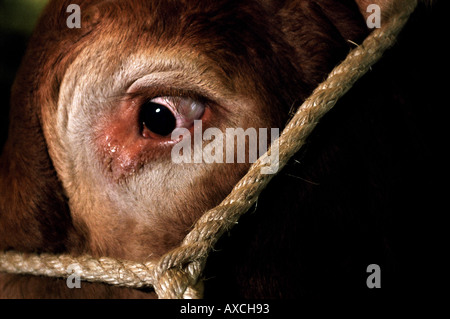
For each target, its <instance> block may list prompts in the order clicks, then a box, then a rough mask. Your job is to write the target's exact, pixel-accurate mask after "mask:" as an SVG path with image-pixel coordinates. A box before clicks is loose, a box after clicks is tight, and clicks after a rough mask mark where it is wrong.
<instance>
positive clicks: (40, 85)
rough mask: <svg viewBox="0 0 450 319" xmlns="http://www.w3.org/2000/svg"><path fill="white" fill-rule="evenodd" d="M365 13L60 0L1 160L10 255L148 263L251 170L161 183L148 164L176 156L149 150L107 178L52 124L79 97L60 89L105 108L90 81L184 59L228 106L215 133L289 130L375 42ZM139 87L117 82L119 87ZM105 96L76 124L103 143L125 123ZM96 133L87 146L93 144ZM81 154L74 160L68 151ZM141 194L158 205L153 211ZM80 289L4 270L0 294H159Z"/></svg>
mask: <svg viewBox="0 0 450 319" xmlns="http://www.w3.org/2000/svg"><path fill="white" fill-rule="evenodd" d="M78 2H80V5H81V12H82V17H83V19H82V28H81V29H79V30H78V29H68V28H67V27H66V25H65V21H66V17H67V14H66V13H65V8H66V7H67V5H68V4H70V3H78ZM357 2H359V1H357ZM362 2H363V3H364V1H362ZM362 7H363V6H362ZM359 10H360V9H359V7H358V6H357V4H356V3H355V2H353V1H339V2H335V1H331V0H317V1H312V0H292V1H251V0H248V1H239V2H236V1H225V0H222V1H200V2H199V1H189V0H184V1H172V0H169V1H159V0H140V1H131V0H129V1H73V0H70V1H52V2H51V3H50V4H49V5H48V7H47V8H46V10H45V12H44V14H43V16H42V18H41V20H40V22H39V24H38V26H37V28H36V32H35V33H34V35H33V37H32V39H31V42H30V45H29V48H28V51H27V53H26V56H25V58H24V60H23V64H22V67H21V69H20V71H19V73H18V75H17V79H16V82H15V84H14V87H13V94H12V102H11V125H10V130H9V139H8V142H7V144H6V146H5V148H4V151H3V154H2V157H1V159H0V173H1V177H2V178H1V180H0V192H1V194H2V196H1V198H0V249H2V250H5V249H15V250H19V251H27V252H50V253H61V252H68V253H72V254H82V253H88V254H92V255H94V256H103V255H106V256H111V257H118V258H126V259H131V260H136V261H143V260H147V259H150V258H157V257H158V256H160V255H161V254H163V253H164V252H166V251H167V250H168V249H170V248H172V247H174V246H176V245H177V244H178V243H179V242H180V240H181V239H182V238H183V237H184V235H185V234H186V233H187V232H188V230H189V228H190V227H191V226H192V224H193V223H194V222H195V220H196V219H197V218H198V217H199V215H200V214H201V213H202V212H204V211H205V210H207V209H209V208H211V207H213V206H215V205H216V204H218V203H219V202H220V201H221V199H223V198H224V197H225V196H226V194H227V193H228V192H229V191H230V190H231V188H232V187H233V185H234V184H235V183H236V182H237V181H238V180H239V178H240V177H241V176H242V175H243V173H244V172H245V169H246V168H247V167H248V165H222V166H220V165H210V166H202V167H201V168H198V169H197V168H196V171H195V172H196V173H195V174H194V172H193V171H191V168H190V167H187V166H186V167H181V166H179V167H174V170H173V171H170V175H164V176H157V177H158V179H159V182H157V178H156V177H149V176H153V175H152V174H155V173H152V165H159V164H160V165H163V166H164V165H166V166H167V165H170V164H171V163H170V157H169V154H170V152H169V153H168V150H167V149H157V150H154V148H153V147H147V146H146V147H147V151H145V152H143V153H142V151H130V152H131V153H133V152H138V153H139V155H140V156H137V157H133V156H134V155H133V154H134V153H133V154H131V153H130V154H131V155H130V156H131V157H130V158H131V162H132V164H133V168H134V169H135V170H130V172H131V173H130V172H127V174H124V175H123V176H122V175H121V173H122V172H120V174H119V175H120V176H121V178H119V180H118V179H117V178H115V177H114V178H109V176H110V175H108V174H109V173H108V168H107V167H106V166H105V167H103V166H101V165H100V166H98V167H97V166H95V165H96V164H92V163H90V161H88V160H87V159H89V154H91V153H86V154H84V153H83V152H85V151H84V150H83V148H82V146H83V145H85V144H83V143H81V142H80V144H79V145H78V146H76V147H75V146H73V145H67V143H65V141H66V140H62V139H60V138H59V137H60V136H64V137H65V138H67V140H70V139H71V138H72V139H73V138H74V136H71V135H70V132H65V131H64V130H63V129H62V128H61V126H58V125H57V124H56V123H57V122H58V121H60V120H58V121H57V115H56V114H57V113H58V111H59V112H61V105H59V104H58V103H59V102H60V101H63V102H67V101H70V98H72V96H70V98H69V97H68V96H67V95H64V94H66V93H67V94H69V95H70V94H72V93H71V91H74V89H75V88H78V87H81V89H80V90H85V91H82V92H83V94H82V95H83V96H81V97H80V98H82V99H85V100H83V101H84V102H86V103H93V101H94V102H96V101H98V100H97V99H96V98H95V97H97V96H98V95H96V94H97V93H96V92H99V91H100V90H99V89H97V88H95V87H90V88H92V89H93V90H92V91H93V92H94V93H89V92H90V91H88V88H85V87H83V86H82V85H83V83H82V82H83V81H84V79H87V80H89V81H93V82H92V83H94V84H95V83H96V84H97V85H98V86H99V87H102V88H103V87H106V89H107V90H108V87H112V86H113V85H116V84H117V83H114V82H113V81H112V80H111V79H110V77H111V76H112V75H113V74H114V72H115V71H116V69H114V68H115V67H117V65H119V64H120V63H123V62H124V61H126V58H127V57H129V56H131V55H132V54H133V53H135V52H138V51H139V52H140V53H141V54H144V55H145V56H147V57H148V60H149V61H151V64H152V66H151V68H154V69H155V70H160V69H164V67H166V66H167V65H168V66H174V65H175V66H176V67H177V68H180V69H181V71H182V74H183V77H184V78H186V79H187V78H190V77H194V76H193V74H194V75H195V77H197V78H196V79H197V80H199V83H200V84H198V85H197V87H196V89H197V90H199V91H202V90H203V91H204V92H207V94H209V95H211V98H212V99H214V100H215V101H218V102H219V103H218V104H220V105H219V106H218V107H217V111H216V112H215V111H214V109H212V110H213V111H212V113H213V114H212V115H211V118H210V122H209V123H208V125H209V126H215V127H219V128H225V127H230V126H234V127H243V128H246V127H282V126H283V125H284V123H285V122H286V120H287V119H288V117H289V111H290V107H291V106H292V105H297V104H299V103H300V102H301V101H302V100H303V99H305V98H306V97H307V95H308V94H309V93H310V92H311V90H312V89H313V88H314V87H315V86H316V85H317V84H318V83H319V82H320V81H321V80H322V79H323V78H324V77H325V76H326V74H327V72H329V71H330V70H331V68H332V67H333V66H334V65H335V64H336V63H338V62H339V61H340V60H341V59H343V58H344V57H345V55H346V54H347V52H348V51H349V49H350V47H351V44H350V43H349V42H348V40H351V41H353V42H357V43H358V42H360V41H361V40H362V39H363V38H364V37H365V36H366V35H367V34H368V32H369V31H368V30H367V29H366V27H365V23H364V19H363V17H362V15H361V14H360V12H359ZM361 11H362V9H361ZM178 64H180V65H181V66H177V65H178ZM83 67H85V68H83ZM93 79H95V81H94V80H93ZM108 79H109V81H110V82H107V81H108ZM190 83H191V82H190ZM129 84H130V83H118V84H117V85H119V86H121V89H120V90H119V91H120V92H122V93H123V88H125V87H126V86H127V85H129ZM62 87H63V88H64V89H65V90H66V91H64V92H65V93H64V94H62V93H61V88H62ZM121 90H122V91H121ZM86 92H88V93H86ZM108 92H116V91H111V90H110V91H108ZM73 94H74V95H75V93H73ZM89 94H92V95H89ZM98 94H99V93H98ZM109 98H111V100H107V101H103V102H98V103H99V105H98V109H97V108H95V107H92V109H91V110H90V112H91V113H93V114H90V113H89V114H87V115H83V116H81V115H80V116H79V117H80V123H79V125H80V126H81V127H82V128H83V131H88V133H89V134H90V133H92V132H90V129H91V128H92V130H93V131H95V132H93V133H92V134H93V135H95V134H97V136H100V138H101V136H102V135H101V134H103V133H104V130H105V127H108V123H111V122H116V121H119V120H120V118H118V115H120V114H121V113H118V112H117V103H118V102H117V100H115V98H116V97H115V96H109ZM89 99H91V100H89ZM67 103H68V102H67ZM62 105H63V107H64V106H65V105H67V104H64V103H63V104H62ZM111 105H112V106H111ZM58 107H59V109H58ZM64 111H67V110H63V112H62V113H61V114H64ZM84 111H86V110H84ZM87 112H89V110H88V111H87ZM94 114H95V116H94ZM81 117H83V120H84V118H87V120H86V122H83V121H81ZM67 118H69V119H70V115H67ZM91 119H92V121H94V122H89V121H90V120H91ZM65 120H67V119H65ZM97 120H98V121H97ZM58 123H60V122H58ZM105 123H106V124H105ZM90 124H95V125H93V126H91V125H90ZM207 127H208V126H206V127H204V129H205V128H207ZM112 132H114V131H112ZM94 133H95V134H94ZM89 134H87V135H86V139H87V141H84V140H83V142H85V143H87V144H88V145H97V144H96V140H95V138H93V137H92V136H93V135H89ZM112 134H113V133H112ZM91 137H92V139H91ZM117 143H119V142H117ZM72 147H75V149H76V150H77V151H76V152H75V153H76V154H75V153H71V152H68V151H67V150H68V149H71V148H72ZM89 147H91V146H89ZM94 148H95V147H94ZM97 151H98V152H99V153H101V151H102V147H100V146H98V149H97ZM93 152H94V153H95V152H96V151H93ZM142 154H144V155H142ZM127 156H128V155H127ZM83 158H84V160H83ZM155 161H156V162H157V163H155ZM93 162H95V160H93ZM99 162H101V161H99ZM105 162H108V160H107V159H106V160H105ZM110 162H111V160H110ZM91 165H92V166H93V167H94V169H97V168H98V172H97V174H98V175H97V176H95V174H94V175H90V171H89V167H90V166H91ZM163 166H161V167H163ZM146 174H147V175H146ZM167 174H169V173H167ZM192 176H196V178H195V179H192V178H193V177H192ZM116 177H117V176H116ZM103 178H104V179H103ZM152 178H153V179H152ZM103 180H105V181H108V182H107V183H106V182H105V183H104V184H102V183H101V182H100V181H103ZM149 181H153V182H149ZM152 183H153V184H152ZM167 185H169V186H167ZM185 185H190V186H189V187H184V186H185ZM103 187H104V188H103ZM152 193H154V194H156V195H154V194H152ZM111 194H113V195H111ZM130 194H131V195H133V194H136V198H137V199H135V198H134V197H133V196H131V195H130ZM137 194H141V195H137ZM116 195H117V198H116V197H115V196H116ZM127 196H129V197H127ZM138 196H141V197H142V198H146V197H145V196H147V197H149V198H155V201H154V202H150V204H149V205H147V204H148V203H147V202H145V204H144V203H143V202H142V200H140V198H141V197H138ZM151 196H154V197H151ZM258 280H259V282H258V283H254V285H255V287H258V288H255V289H254V290H253V291H254V292H255V293H254V294H253V295H252V293H251V291H252V288H251V287H250V292H249V293H248V294H249V296H258V295H259V294H260V293H261V289H260V288H259V287H261V286H264V284H265V281H264V280H265V279H264V278H263V279H258ZM258 280H257V281H258ZM82 286H83V288H82V289H72V290H69V289H67V287H66V286H65V282H64V281H62V280H53V279H48V278H34V277H21V276H10V275H1V277H0V296H2V297H26V298H29V297H50V298H54V297H66V298H72V297H74V298H76V297H95V298H97V297H115V298H122V297H152V295H151V294H145V293H143V292H140V291H135V290H131V289H121V288H113V287H109V286H104V285H94V284H87V283H83V284H82Z"/></svg>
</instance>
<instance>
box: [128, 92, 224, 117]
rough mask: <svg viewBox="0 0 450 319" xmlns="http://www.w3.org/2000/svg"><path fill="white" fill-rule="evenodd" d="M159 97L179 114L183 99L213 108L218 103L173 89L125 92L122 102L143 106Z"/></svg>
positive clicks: (193, 93) (192, 93) (196, 94)
mask: <svg viewBox="0 0 450 319" xmlns="http://www.w3.org/2000/svg"><path fill="white" fill-rule="evenodd" d="M158 97H161V98H165V99H167V101H166V102H167V103H169V104H170V105H171V106H172V107H173V108H174V110H176V111H177V112H178V106H179V104H180V102H181V99H182V98H190V99H192V100H194V101H195V102H198V103H201V104H203V105H204V106H205V107H213V106H215V105H216V103H215V102H214V101H212V100H211V99H210V98H208V97H205V96H203V95H200V94H198V93H196V92H193V91H190V90H179V89H172V88H169V89H167V88H165V89H161V88H148V87H143V88H139V89H138V90H136V91H133V92H125V93H124V94H123V97H122V100H125V101H136V100H137V101H139V102H138V103H139V104H141V103H144V101H151V100H152V99H155V98H158Z"/></svg>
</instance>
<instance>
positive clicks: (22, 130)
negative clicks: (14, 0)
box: [0, 4, 71, 252]
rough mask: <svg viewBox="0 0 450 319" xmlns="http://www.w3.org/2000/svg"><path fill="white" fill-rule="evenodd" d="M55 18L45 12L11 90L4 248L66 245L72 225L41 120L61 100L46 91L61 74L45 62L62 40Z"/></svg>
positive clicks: (2, 167) (0, 243) (0, 218)
mask: <svg viewBox="0 0 450 319" xmlns="http://www.w3.org/2000/svg"><path fill="white" fill-rule="evenodd" d="M52 5H53V4H52ZM47 11H48V12H50V11H49V10H47ZM59 11H60V10H59ZM54 21H59V20H58V19H56V18H55V17H54V15H51V14H49V13H47V14H46V15H45V14H44V16H43V17H42V18H41V21H40V23H39V25H38V27H37V29H36V30H35V31H34V34H33V36H32V37H31V39H30V42H29V47H28V49H27V52H26V54H25V56H24V58H23V60H22V64H21V67H20V69H19V71H18V72H17V74H16V79H15V82H14V85H13V88H12V91H11V101H10V105H11V107H10V118H9V122H10V123H9V131H8V140H7V142H6V144H5V146H4V148H3V150H2V152H1V155H0V250H4V249H16V250H20V251H47V252H55V251H61V250H64V249H65V243H66V238H67V236H68V233H67V229H68V227H70V225H71V220H70V214H69V209H68V205H67V199H66V198H65V195H64V190H63V188H62V186H61V183H60V181H59V179H58V176H57V174H56V171H55V169H54V166H53V162H52V159H51V157H50V155H49V151H48V146H47V142H48V141H47V139H46V138H45V136H44V132H43V125H42V120H41V119H42V110H45V109H48V108H49V107H50V105H52V101H54V100H55V98H53V97H51V96H50V95H49V94H47V95H44V94H41V93H40V92H43V91H46V92H47V91H52V92H53V91H54V90H53V87H52V85H51V84H49V83H48V82H49V81H46V79H52V81H53V83H56V82H58V81H59V79H60V78H59V77H58V75H57V74H56V72H54V71H53V70H52V69H49V68H44V67H42V61H44V57H46V56H47V55H49V54H52V47H51V44H50V43H55V42H56V40H55V39H56V38H55V37H50V36H48V34H50V33H48V32H47V31H46V29H45V28H50V29H52V28H54ZM46 36H47V37H46ZM49 38H51V39H52V41H49V40H48V39H49ZM53 51H55V50H53ZM54 54H57V53H54ZM55 96H56V97H57V95H55ZM50 138H51V137H50Z"/></svg>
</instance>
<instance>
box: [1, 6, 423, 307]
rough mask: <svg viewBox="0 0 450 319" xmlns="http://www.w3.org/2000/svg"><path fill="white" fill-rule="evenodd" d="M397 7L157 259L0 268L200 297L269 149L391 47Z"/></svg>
mask: <svg viewBox="0 0 450 319" xmlns="http://www.w3.org/2000/svg"><path fill="white" fill-rule="evenodd" d="M394 4H395V5H400V4H401V5H402V11H401V12H396V14H395V15H393V16H392V18H391V19H390V20H389V21H387V22H385V23H384V24H383V26H382V27H381V28H380V29H375V30H374V31H373V32H372V33H371V34H370V35H369V36H368V37H367V38H366V40H364V42H363V43H362V44H361V45H360V46H358V47H356V48H355V49H353V50H352V51H351V52H350V53H349V55H348V56H347V58H346V59H345V60H344V61H343V62H342V63H341V64H339V65H338V66H337V67H335V68H334V69H333V71H332V72H331V73H330V74H329V76H328V78H327V79H326V80H325V81H324V82H323V83H322V84H320V85H319V86H318V87H317V88H316V89H315V90H314V92H313V93H312V94H311V96H310V97H309V98H308V99H307V100H305V102H304V103H303V104H302V105H301V106H300V108H299V109H298V111H297V113H296V114H295V115H294V117H293V118H292V119H291V121H290V122H289V123H288V124H287V126H286V127H285V129H284V131H283V133H282V134H281V136H280V137H279V138H278V140H277V141H275V142H274V143H272V145H271V147H270V148H269V150H268V152H267V153H266V154H264V155H263V156H261V157H260V158H259V159H258V160H257V161H256V162H255V163H254V164H253V165H252V166H251V167H250V169H249V171H248V172H247V174H246V175H245V176H244V177H243V178H242V179H241V180H240V181H239V182H238V183H237V185H236V186H235V187H234V188H233V190H232V191H231V193H230V194H229V195H228V196H227V197H226V198H225V199H224V200H223V201H222V202H221V203H220V204H219V205H218V206H216V207H215V208H213V209H211V210H209V211H207V212H206V213H205V214H204V215H203V216H202V217H201V218H200V219H199V220H198V221H197V223H196V224H195V226H194V228H193V230H192V231H191V232H190V233H189V234H188V235H187V236H186V238H185V239H184V240H183V242H182V243H181V245H180V246H179V247H177V248H175V249H173V250H172V251H170V252H168V253H167V254H165V255H164V256H162V258H161V259H160V261H159V262H156V263H153V262H148V263H135V262H131V261H123V260H116V259H112V258H100V259H94V258H92V257H89V256H81V257H73V256H69V255H58V256H54V255H49V254H40V255H37V254H24V253H19V252H13V251H9V252H2V253H0V271H2V272H7V273H14V274H31V275H39V276H50V277H62V278H68V277H69V276H70V275H71V273H68V272H67V268H68V266H69V265H76V274H77V275H78V276H80V278H81V279H82V280H85V281H90V282H103V283H108V284H111V285H117V286H124V287H132V288H141V287H151V286H152V287H153V288H154V290H155V292H156V293H157V295H158V297H159V298H170V299H175V298H202V295H203V283H202V281H201V280H200V276H201V273H202V271H203V268H204V265H205V263H206V259H207V257H208V255H209V253H210V251H211V249H212V247H214V245H215V243H216V242H217V241H218V240H219V238H220V237H221V235H222V234H223V233H224V232H226V231H229V230H230V229H231V228H232V227H233V226H234V225H235V224H236V223H237V222H238V220H239V218H240V217H241V216H242V215H243V214H244V213H245V212H247V211H248V210H249V209H250V208H251V207H252V205H253V204H254V203H255V202H256V201H257V199H258V196H259V195H260V193H261V191H262V190H263V189H264V188H265V187H266V186H267V184H268V183H269V182H270V180H271V179H272V178H273V177H274V175H275V174H262V173H261V168H263V167H264V166H265V165H266V163H268V158H269V157H270V154H271V152H272V151H278V152H279V170H278V171H281V169H282V168H283V167H284V166H285V165H286V163H287V162H288V161H289V159H290V158H291V157H292V156H293V155H294V154H295V153H296V152H298V150H299V149H300V148H301V147H302V146H303V145H304V143H305V141H306V139H307V137H308V136H309V135H310V134H311V132H312V131H313V129H314V128H315V127H316V125H317V123H318V122H319V120H320V119H321V118H322V116H323V115H325V114H326V113H327V112H328V111H329V110H331V108H333V107H334V105H335V104H336V102H337V101H338V100H339V98H341V97H342V96H343V95H344V94H346V93H347V92H348V90H350V89H351V87H352V86H353V85H354V83H355V82H356V81H357V80H358V79H360V78H361V77H362V76H363V75H364V74H365V73H366V72H367V71H368V70H369V69H370V67H371V66H372V65H374V64H375V63H376V62H377V61H378V60H379V59H380V58H381V57H382V55H383V54H384V52H385V51H386V50H387V49H388V48H389V47H391V46H392V45H393V44H394V43H395V41H396V38H397V35H398V34H399V32H400V31H401V29H402V28H403V26H404V25H405V24H406V22H407V20H408V18H409V16H410V15H411V13H412V12H413V11H414V9H415V7H416V5H417V0H397V1H396V2H395V3H394Z"/></svg>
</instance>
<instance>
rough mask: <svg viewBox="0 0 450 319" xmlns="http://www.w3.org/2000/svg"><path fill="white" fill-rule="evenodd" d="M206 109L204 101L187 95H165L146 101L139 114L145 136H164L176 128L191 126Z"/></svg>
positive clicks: (142, 132)
mask: <svg viewBox="0 0 450 319" xmlns="http://www.w3.org/2000/svg"><path fill="white" fill-rule="evenodd" d="M204 111H205V105H204V104H203V103H201V102H199V101H195V100H194V99H192V98H187V97H172V96H165V97H157V98H154V99H151V100H148V101H145V102H144V103H142V105H141V110H140V114H139V122H140V124H141V134H142V136H143V137H145V138H150V137H157V136H163V137H164V136H168V135H170V134H171V133H172V132H173V131H174V130H175V129H176V128H190V127H191V126H192V125H193V123H194V121H195V120H198V119H201V117H202V115H203V113H204ZM155 135H156V136H155Z"/></svg>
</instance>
